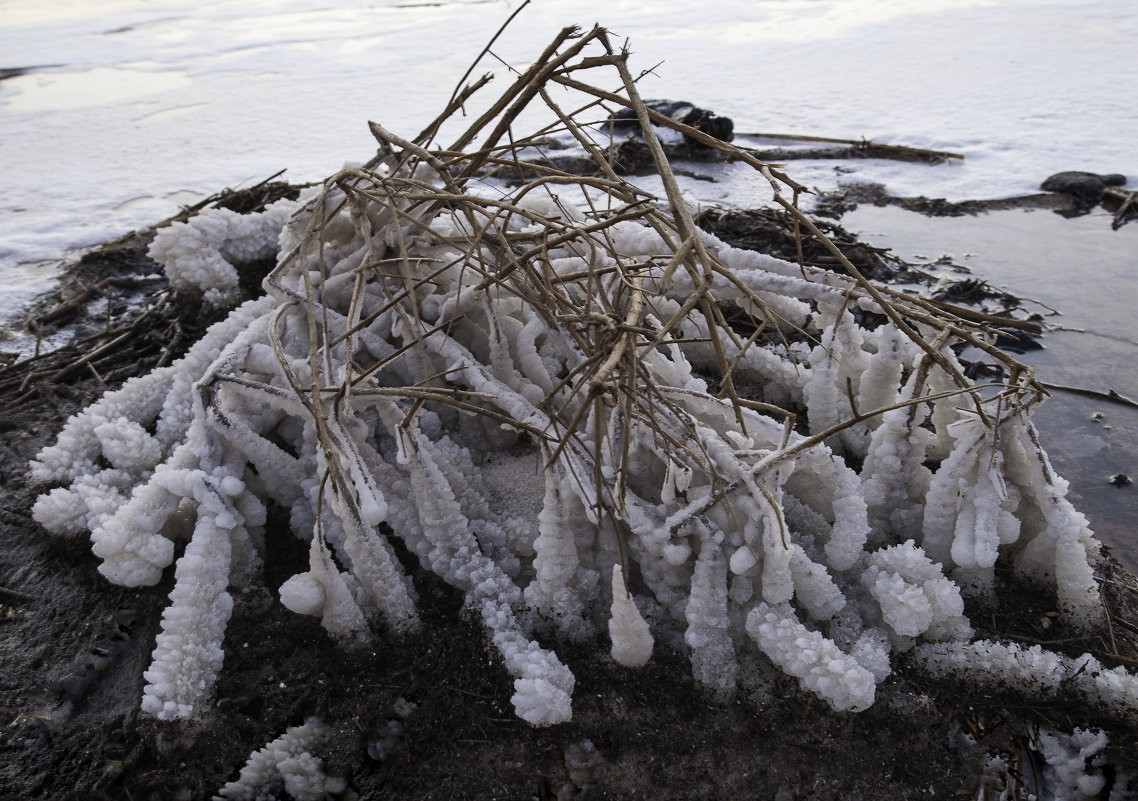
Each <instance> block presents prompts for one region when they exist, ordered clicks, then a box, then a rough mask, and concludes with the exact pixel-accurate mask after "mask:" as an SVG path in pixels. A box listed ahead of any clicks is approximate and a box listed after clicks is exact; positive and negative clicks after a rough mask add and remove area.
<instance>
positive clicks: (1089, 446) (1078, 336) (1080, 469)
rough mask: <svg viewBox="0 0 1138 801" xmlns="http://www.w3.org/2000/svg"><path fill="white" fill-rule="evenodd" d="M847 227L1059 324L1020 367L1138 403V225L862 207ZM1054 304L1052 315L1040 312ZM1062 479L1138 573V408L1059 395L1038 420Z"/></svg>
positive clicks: (1102, 218)
mask: <svg viewBox="0 0 1138 801" xmlns="http://www.w3.org/2000/svg"><path fill="white" fill-rule="evenodd" d="M842 224H843V225H845V226H846V227H847V228H848V229H850V230H851V231H857V232H859V233H860V235H861V238H862V239H863V240H864V241H867V242H870V243H872V244H875V245H878V246H882V247H889V248H891V249H892V250H893V251H894V252H895V253H896V254H898V255H899V256H901V257H902V258H905V259H909V260H926V261H931V260H934V259H936V258H938V257H939V256H941V255H946V254H947V255H951V256H952V258H953V261H954V262H955V263H956V264H960V265H964V266H967V267H969V268H970V269H971V270H972V272H973V274H974V276H975V277H977V278H983V279H986V280H987V281H988V282H989V283H990V284H992V285H994V286H998V287H1002V288H1004V289H1007V290H1008V291H1010V292H1012V293H1013V294H1015V295H1017V296H1019V297H1021V298H1031V299H1033V300H1035V301H1038V303H1037V304H1033V303H1030V302H1029V303H1027V304H1026V305H1027V307H1028V308H1029V309H1032V307H1033V306H1034V309H1033V310H1038V311H1040V312H1041V313H1044V314H1049V313H1048V311H1047V309H1046V308H1045V307H1050V308H1052V309H1056V310H1058V311H1059V312H1061V314H1059V315H1050V314H1049V316H1048V317H1047V318H1046V319H1047V323H1048V325H1049V326H1053V327H1056V328H1059V327H1061V329H1060V330H1053V331H1048V333H1046V334H1045V335H1044V337H1043V338H1042V339H1041V340H1040V342H1041V344H1042V345H1043V346H1044V347H1043V350H1034V351H1028V352H1027V353H1025V354H1023V355H1022V356H1020V357H1019V358H1020V359H1021V360H1022V361H1025V362H1028V363H1030V364H1033V365H1035V366H1036V368H1037V375H1038V377H1039V378H1040V379H1041V380H1042V381H1045V382H1049V383H1053V384H1062V385H1067V386H1078V387H1085V388H1088V389H1095V390H1099V391H1103V392H1105V391H1109V390H1114V391H1115V392H1118V393H1120V394H1121V395H1123V396H1125V397H1128V398H1132V399H1138V369H1135V368H1136V365H1138V325H1135V322H1134V301H1135V298H1136V296H1138V292H1136V291H1135V281H1136V279H1138V225H1134V224H1131V225H1129V226H1124V227H1123V228H1121V229H1120V230H1118V231H1112V230H1111V228H1110V215H1108V214H1106V213H1105V212H1103V211H1101V210H1099V211H1096V212H1094V213H1091V214H1088V215H1086V216H1083V217H1076V218H1073V219H1068V218H1064V217H1062V216H1060V215H1058V214H1055V213H1054V212H1050V211H1019V210H1014V211H997V212H990V213H988V214H982V215H979V216H975V217H937V218H929V217H924V216H922V215H919V214H914V213H912V212H908V211H905V210H903V209H899V208H896V207H886V208H878V207H874V206H862V207H859V208H858V209H857V210H856V211H854V212H851V213H850V214H847V215H846V216H845V217H844V218H843V220H842ZM1039 304H1044V305H1039ZM1035 421H1036V424H1037V425H1038V427H1039V429H1040V436H1041V438H1042V440H1043V445H1044V447H1045V448H1046V450H1047V452H1048V454H1049V456H1050V457H1051V462H1052V465H1053V466H1054V467H1055V469H1056V471H1057V472H1058V473H1059V474H1060V475H1062V476H1063V477H1064V478H1066V479H1067V480H1068V481H1070V483H1071V488H1070V492H1069V495H1068V497H1070V498H1071V500H1072V501H1073V502H1074V504H1075V506H1076V507H1077V508H1078V509H1079V510H1080V511H1082V512H1083V513H1084V514H1085V515H1086V516H1087V518H1088V519H1089V520H1090V522H1091V527H1092V528H1093V529H1094V531H1095V533H1096V534H1097V535H1098V536H1099V538H1100V539H1101V540H1102V541H1103V542H1105V543H1106V544H1107V545H1109V546H1110V547H1111V549H1112V550H1113V552H1114V555H1115V556H1116V557H1118V559H1119V561H1121V562H1122V563H1123V564H1125V565H1126V566H1127V567H1128V568H1129V569H1130V570H1131V571H1138V525H1136V523H1135V512H1136V511H1138V485H1131V486H1123V487H1116V486H1114V485H1113V484H1112V483H1111V479H1112V477H1114V476H1116V475H1118V474H1123V475H1127V476H1129V477H1131V478H1132V479H1138V408H1134V407H1132V406H1126V405H1122V404H1119V403H1115V402H1111V401H1108V400H1099V399H1095V398H1089V397H1084V396H1081V395H1077V394H1073V393H1070V392H1065V391H1060V390H1055V391H1053V392H1052V397H1051V398H1049V399H1048V400H1047V401H1046V402H1045V403H1044V404H1043V406H1042V408H1040V409H1039V410H1038V411H1037V412H1036V414H1035Z"/></svg>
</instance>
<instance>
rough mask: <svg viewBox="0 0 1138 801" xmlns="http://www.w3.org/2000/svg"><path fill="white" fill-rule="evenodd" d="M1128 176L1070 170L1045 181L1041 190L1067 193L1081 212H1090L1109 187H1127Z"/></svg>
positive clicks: (1058, 173)
mask: <svg viewBox="0 0 1138 801" xmlns="http://www.w3.org/2000/svg"><path fill="white" fill-rule="evenodd" d="M1125 185H1126V176H1125V175H1119V174H1117V173H1111V174H1108V175H1099V174H1097V173H1093V172H1080V171H1078V170H1068V171H1066V172H1057V173H1055V174H1054V175H1052V176H1051V177H1049V178H1048V179H1047V180H1045V181H1044V182H1043V183H1042V184H1041V185H1040V188H1041V189H1043V190H1044V191H1046V192H1065V193H1066V194H1068V195H1070V196H1071V197H1072V198H1073V199H1074V201H1075V206H1076V207H1077V208H1078V209H1079V211H1090V210H1091V209H1092V208H1094V207H1095V206H1097V205H1098V203H1099V201H1100V200H1102V195H1103V192H1105V191H1106V188H1107V187H1108V186H1125Z"/></svg>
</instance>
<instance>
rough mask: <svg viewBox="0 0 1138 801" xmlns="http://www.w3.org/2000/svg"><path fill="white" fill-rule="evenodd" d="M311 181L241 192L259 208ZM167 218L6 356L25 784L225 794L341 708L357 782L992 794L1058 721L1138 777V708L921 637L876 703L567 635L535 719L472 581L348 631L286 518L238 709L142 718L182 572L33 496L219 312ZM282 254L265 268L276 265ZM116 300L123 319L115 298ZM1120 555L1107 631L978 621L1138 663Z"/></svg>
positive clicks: (5, 699) (1027, 602) (7, 725)
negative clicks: (10, 362) (1017, 691)
mask: <svg viewBox="0 0 1138 801" xmlns="http://www.w3.org/2000/svg"><path fill="white" fill-rule="evenodd" d="M286 191H289V190H288V188H287V187H284V188H282V187H275V188H273V190H272V193H269V191H268V190H267V189H265V190H263V191H262V196H261V197H259V199H258V198H256V197H254V198H252V199H250V198H240V199H233V198H227V199H226V202H227V203H230V204H231V205H234V206H235V207H241V205H242V204H246V207H255V206H256V205H257V202H260V203H263V202H264V201H265V200H267V199H271V196H280V195H279V194H275V193H278V192H280V193H283V192H286ZM248 204H252V205H248ZM147 241H148V235H147V234H140V235H137V236H132V237H128V238H126V239H124V240H120V241H118V242H116V243H111V244H109V245H108V246H107V247H105V248H103V249H101V250H99V251H96V252H95V253H93V254H91V255H89V256H88V257H86V258H85V260H84V261H83V262H80V263H79V264H78V265H77V266H76V267H75V268H74V269H73V270H72V272H71V274H70V278H69V279H68V281H67V282H65V285H64V287H63V288H62V289H61V292H60V294H59V296H58V297H55V298H51V299H48V301H47V302H45V305H44V306H43V308H41V309H40V310H39V311H38V312H37V313H38V315H39V319H40V321H41V325H42V326H43V327H44V328H45V330H46V329H50V328H54V327H60V326H63V327H68V328H69V329H70V330H73V331H74V332H75V333H76V336H77V337H78V338H79V342H78V344H76V345H75V346H73V347H71V348H69V349H68V348H65V349H64V350H63V351H61V352H58V353H56V354H53V355H51V356H48V357H41V358H40V359H38V360H35V362H34V364H32V365H31V366H30V367H29V366H27V365H24V366H22V367H21V366H20V365H14V366H10V367H8V368H4V369H2V370H0V408H3V410H4V412H3V415H2V416H0V799H13V800H15V799H37V798H48V799H57V800H59V801H67V800H70V799H77V800H78V799H83V800H86V799H123V800H124V801H127V800H129V801H143V799H183V800H184V801H196V800H197V799H205V798H210V797H212V795H213V794H214V793H216V792H217V791H218V790H219V789H220V788H221V787H222V786H223V785H224V784H225V783H226V782H227V781H230V780H232V779H234V778H235V777H236V775H237V773H238V771H239V769H240V767H241V766H242V765H243V764H244V762H245V760H246V759H247V758H248V755H249V754H250V753H251V752H253V751H254V750H256V749H258V748H260V747H261V746H263V745H264V744H265V743H267V742H269V741H270V740H273V739H274V738H276V737H277V736H278V735H280V734H281V733H282V732H283V731H284V730H285V729H286V728H287V727H289V726H295V725H298V724H300V723H301V722H303V721H304V720H305V719H306V718H308V717H310V716H316V717H318V718H320V719H321V720H322V721H323V722H324V723H325V724H326V725H327V726H328V727H330V729H331V731H332V736H331V738H330V740H329V741H328V743H327V744H326V746H325V747H324V748H323V749H322V751H321V752H320V753H318V754H316V755H317V756H319V757H322V758H323V759H324V760H325V762H326V766H327V768H326V769H327V772H328V774H329V775H333V776H338V777H342V778H343V779H345V780H346V783H347V790H346V791H345V792H344V793H342V794H340V795H339V796H338V797H340V798H363V799H372V798H375V799H378V798H390V799H491V798H496V799H514V800H515V801H521V800H522V799H538V800H539V801H544V800H545V799H551V798H579V799H630V800H631V799H713V798H741V799H772V800H773V799H777V801H793V800H794V799H881V800H882V801H888V800H889V799H916V798H933V797H935V798H954V797H961V798H963V797H966V796H967V797H972V798H976V797H979V796H978V795H977V793H980V792H981V789H982V788H981V784H982V773H983V765H984V762H985V760H986V757H987V755H988V754H990V753H1006V754H1011V755H1012V757H1013V764H1015V762H1014V760H1015V759H1021V760H1022V759H1023V755H1025V754H1026V755H1027V762H1026V763H1021V769H1022V770H1027V769H1028V768H1030V764H1029V763H1030V762H1031V756H1030V755H1031V752H1032V748H1031V731H1032V730H1033V727H1036V726H1050V727H1055V728H1059V729H1062V730H1064V731H1071V729H1072V728H1073V727H1075V726H1084V727H1087V726H1093V727H1100V728H1104V729H1106V730H1108V732H1109V733H1110V749H1109V753H1108V754H1107V761H1108V762H1110V763H1111V765H1113V766H1117V767H1119V768H1121V769H1122V770H1121V772H1120V773H1118V774H1116V773H1115V772H1114V768H1113V767H1112V768H1109V769H1108V770H1107V771H1106V772H1105V773H1106V775H1107V780H1108V786H1107V790H1106V791H1104V795H1103V796H1102V797H1103V798H1107V794H1108V793H1109V791H1110V790H1111V789H1114V790H1115V791H1116V795H1115V796H1113V797H1118V798H1124V797H1126V796H1127V793H1128V792H1132V793H1133V794H1134V796H1135V797H1138V787H1130V788H1125V787H1123V786H1122V784H1121V782H1122V781H1123V779H1122V778H1121V777H1122V773H1123V772H1126V771H1129V772H1130V775H1131V776H1134V775H1138V757H1135V754H1138V742H1136V739H1138V738H1136V736H1135V732H1134V727H1133V723H1132V722H1129V723H1128V722H1127V721H1125V720H1122V719H1118V718H1117V716H1113V715H1111V714H1110V713H1109V712H1105V713H1104V712H1101V711H1098V712H1096V711H1094V710H1091V709H1088V708H1086V707H1085V706H1083V705H1080V704H1076V703H1071V704H1066V703H1056V704H1047V705H1041V704H1039V703H1035V702H1033V701H1032V700H1031V699H1028V698H1022V697H1017V696H1015V695H1013V694H1009V693H978V692H977V691H976V690H975V689H974V688H969V687H967V686H964V685H958V684H954V683H952V682H944V681H934V680H932V679H930V678H929V677H927V676H925V675H923V674H922V673H921V672H920V671H919V670H917V669H915V668H914V667H913V666H912V665H911V664H909V663H908V662H907V661H906V660H905V659H904V658H903V657H902V658H899V659H897V660H896V661H897V664H896V670H895V672H894V674H893V675H892V676H891V677H889V678H888V679H887V680H886V681H885V682H884V683H883V684H882V685H881V686H880V687H879V688H878V701H877V703H876V704H875V705H874V706H873V707H872V708H871V709H870V710H868V711H866V712H863V713H860V714H853V713H836V712H834V711H832V710H831V709H830V707H829V706H828V705H826V704H825V703H823V702H821V701H819V700H818V699H816V698H814V697H813V696H811V695H808V694H804V693H803V692H801V691H800V690H799V689H798V688H797V685H796V683H795V682H794V681H793V680H791V679H788V678H786V677H781V678H778V679H776V680H775V686H774V691H773V692H772V693H770V695H769V696H764V697H751V696H746V695H744V694H742V693H741V694H740V695H739V697H737V698H735V699H732V700H730V701H717V700H715V699H712V698H710V697H708V696H706V695H705V694H703V693H702V692H701V691H700V690H699V689H698V688H697V687H696V686H695V685H694V683H693V681H692V679H691V671H690V666H689V664H688V661H687V656H686V655H685V654H683V653H680V652H678V651H673V650H669V649H667V648H666V647H661V646H659V645H658V647H657V651H656V654H655V657H654V659H653V661H652V662H651V663H650V664H649V665H647V666H646V667H644V668H642V669H639V670H636V671H629V670H626V669H623V668H621V667H619V666H618V665H616V664H615V663H614V662H613V661H612V660H611V659H610V658H609V657H608V656H607V642H601V641H598V642H596V643H595V645H594V646H593V647H589V648H577V649H571V648H569V647H566V646H562V647H559V648H558V653H559V654H560V655H561V656H562V657H563V658H564V660H565V661H566V663H567V664H568V665H569V667H570V668H571V669H572V670H573V672H574V674H575V675H576V677H577V684H576V690H575V694H574V717H573V721H572V722H571V723H567V724H562V725H559V726H555V727H551V728H546V729H534V728H531V727H530V726H528V725H527V724H525V723H524V722H522V721H520V720H519V719H517V718H516V717H515V716H514V714H513V712H512V710H511V707H510V704H509V698H510V696H511V695H512V692H513V690H512V681H511V679H510V677H509V676H508V674H507V673H506V671H505V669H504V667H503V666H502V664H501V663H500V660H499V658H498V657H497V655H496V653H495V652H494V650H493V648H492V647H491V646H490V645H489V643H488V642H487V640H486V637H485V635H484V633H483V631H482V629H481V626H480V625H478V624H477V623H476V622H473V621H471V620H469V619H467V618H466V617H465V616H464V615H463V613H462V599H461V597H460V596H459V594H458V593H457V592H456V591H454V590H453V589H451V588H449V587H447V586H446V585H444V584H443V583H441V581H440V580H438V579H437V578H435V577H433V576H431V575H429V574H426V573H424V572H423V571H422V570H419V569H418V568H417V566H416V565H414V564H413V563H412V560H411V559H410V558H408V557H407V554H401V556H403V557H404V562H405V566H406V567H407V569H408V571H409V572H411V574H412V575H413V576H414V580H415V583H416V589H417V591H418V593H419V596H420V599H421V607H422V615H423V622H424V626H423V633H422V634H421V635H420V636H416V637H414V638H410V639H405V640H402V641H397V640H393V639H389V638H387V637H386V636H384V635H382V634H381V635H379V636H377V638H376V641H375V642H374V644H373V647H372V648H370V649H366V650H362V651H355V652H344V651H341V650H338V649H337V648H336V647H335V646H334V645H333V644H332V642H331V641H330V640H329V639H328V637H327V636H326V634H325V632H324V630H323V629H322V628H321V627H320V624H319V621H317V620H316V619H315V618H310V617H300V616H297V615H295V614H293V613H291V612H289V611H288V610H286V609H284V608H283V607H282V606H281V605H280V604H279V603H277V602H276V601H275V591H276V589H277V588H278V587H279V586H280V584H281V583H282V582H283V581H284V580H285V579H286V578H287V577H288V576H290V575H292V574H293V573H295V572H297V571H298V570H302V569H304V566H305V564H306V549H305V546H304V545H303V544H301V543H299V542H298V541H296V540H295V539H294V538H293V537H292V536H291V535H289V534H288V533H287V531H286V529H287V526H286V525H285V521H283V520H279V521H277V525H276V526H274V524H273V521H272V519H270V527H269V530H268V532H267V535H266V536H267V537H269V538H272V539H273V541H274V547H273V548H271V549H268V554H267V559H268V561H267V562H266V564H265V568H264V573H265V575H264V579H265V586H264V587H262V588H260V589H253V590H248V591H246V592H244V593H243V594H242V595H239V596H238V597H237V599H236V600H237V604H236V606H235V610H234V614H233V618H232V620H231V621H230V624H229V628H228V633H227V636H226V641H225V651H226V659H225V665H224V668H223V669H222V672H221V676H220V679H219V681H218V684H217V687H216V696H215V702H214V706H213V712H212V713H211V714H210V715H209V717H208V719H206V720H204V721H201V722H200V724H197V725H195V726H193V727H187V726H184V725H173V724H160V723H157V722H155V721H154V720H152V719H149V718H146V717H145V716H142V715H140V714H139V699H140V695H141V691H142V686H143V683H144V682H143V677H142V673H143V671H144V670H145V669H146V667H147V665H148V663H149V659H150V652H151V650H152V649H153V646H154V638H155V634H156V632H157V630H158V623H159V619H160V615H161V610H162V609H163V608H164V607H165V605H166V602H167V601H166V597H167V595H168V593H169V591H170V589H171V586H172V572H173V571H172V570H171V571H168V575H167V577H166V580H165V581H164V582H163V583H162V584H161V585H159V586H156V587H151V588H145V589H141V590H137V589H124V588H121V587H116V586H114V585H111V584H109V583H108V582H107V581H106V580H104V579H103V578H102V577H101V576H100V575H99V574H98V572H97V571H96V567H97V560H96V559H95V557H93V556H92V555H91V554H90V552H89V551H88V550H87V549H86V548H85V547H81V546H78V545H66V544H61V543H59V542H58V541H55V540H53V539H52V538H50V537H49V536H48V535H47V534H46V533H45V532H43V530H42V529H41V528H40V527H39V526H38V525H37V524H36V523H35V522H34V521H33V520H32V519H31V516H30V511H29V510H30V507H31V504H32V502H33V500H34V498H35V496H36V494H37V492H38V491H37V489H36V488H33V487H29V486H28V485H27V483H26V480H25V472H26V464H27V461H28V459H29V458H31V457H32V456H34V455H35V453H36V452H37V451H38V450H39V449H40V448H41V447H43V446H44V445H46V444H48V443H50V442H52V441H53V440H54V437H55V434H56V432H57V431H58V430H59V428H60V427H61V426H62V424H63V422H64V420H66V418H67V417H68V416H69V415H71V414H73V413H74V412H76V411H78V410H79V409H81V408H82V407H83V406H84V405H85V404H87V403H89V402H90V401H91V400H93V399H95V398H96V397H98V396H99V395H100V394H101V393H102V392H103V391H104V390H105V389H106V387H107V386H114V385H116V384H118V383H120V382H121V381H123V380H125V379H126V378H127V377H129V376H130V375H134V374H140V373H144V372H146V371H148V370H150V369H151V368H152V367H153V366H155V365H156V364H159V363H166V362H168V361H169V360H170V359H173V358H176V357H177V355H178V354H179V353H180V352H182V351H183V350H184V349H185V348H186V347H188V345H189V344H190V343H191V342H192V341H193V340H194V338H195V337H196V336H197V335H198V334H200V332H201V331H202V330H204V327H205V325H207V324H208V323H209V322H210V320H209V319H208V316H207V315H204V314H203V313H202V311H201V309H200V308H198V307H197V306H195V305H194V304H193V302H192V301H190V300H186V299H184V298H177V297H175V296H173V295H170V294H169V293H165V288H164V286H163V285H162V283H161V281H160V280H157V279H145V280H141V279H139V276H143V275H147V274H150V273H153V272H154V271H155V267H154V265H153V264H152V263H149V261H148V260H147V259H146V257H145V255H144V254H145V247H146V243H147ZM870 255H873V254H872V252H870ZM878 255H880V254H878ZM265 267H266V265H249V266H248V275H247V282H248V284H249V285H250V286H255V285H256V283H257V276H258V274H259V272H258V271H263V270H264V269H265ZM108 278H116V279H121V281H120V282H119V283H117V284H116V283H114V282H109V283H106V284H104V285H103V288H102V289H101V290H100V291H99V293H98V297H100V298H102V297H104V296H106V294H107V289H106V288H107V287H111V286H114V287H117V294H116V295H112V298H111V300H110V301H108V302H107V303H106V304H103V305H100V304H94V305H92V304H88V303H86V302H85V301H84V302H82V303H73V304H70V307H68V303H67V301H68V299H69V298H74V297H77V296H79V295H81V293H82V291H83V290H84V288H87V287H90V286H91V285H92V284H94V283H97V282H102V281H106V280H107V279H108ZM140 298H141V299H142V305H138V302H139V299H140ZM128 301H129V302H128ZM104 305H105V316H104V317H99V316H98V315H97V314H96V313H95V312H94V311H92V310H93V309H94V308H95V307H96V306H98V308H99V309H100V310H103V309H104ZM147 308H149V309H151V312H149V316H148V317H146V318H145V319H142V321H141V322H139V319H140V317H141V316H142V315H143V314H144V312H145V309H147ZM53 314H54V315H55V316H54V317H52V315H53ZM122 332H125V333H126V334H127V336H126V337H122ZM116 337H117V338H119V339H120V341H119V344H117V345H115V346H114V347H109V348H106V349H105V350H102V351H100V350H99V349H100V348H101V347H104V346H106V344H107V343H108V342H112V341H114V340H115V339H116ZM84 356H86V357H87V359H86V360H85V359H84ZM88 362H90V365H89V366H88ZM274 532H275V533H274ZM279 534H283V536H277V535H279ZM1100 574H1101V577H1102V578H1103V580H1104V585H1103V586H1104V595H1105V597H1106V599H1107V602H1108V605H1109V608H1110V611H1111V618H1112V620H1113V621H1114V625H1113V628H1112V630H1111V631H1107V632H1103V633H1102V634H1101V635H1096V636H1094V637H1076V636H1073V635H1072V634H1071V633H1070V632H1065V631H1063V630H1062V628H1061V627H1059V626H1058V625H1057V624H1051V622H1050V620H1051V619H1050V618H1049V617H1048V616H1047V612H1048V611H1050V610H1051V609H1052V608H1053V607H1054V602H1053V599H1052V598H1050V597H1048V596H1047V595H1046V594H1043V593H1039V592H1037V591H1035V590H1033V589H1032V588H1030V587H1025V586H1022V585H1018V584H1016V583H1014V582H1013V581H1011V580H1010V578H1007V574H1004V573H1001V574H1000V575H1001V576H1002V577H1005V578H1007V580H1005V581H1002V582H1000V584H999V590H998V591H999V595H1000V598H999V605H998V607H997V608H996V609H987V610H982V609H970V610H969V615H970V617H971V619H972V620H973V622H974V624H975V626H976V628H977V634H978V636H982V637H1002V638H1007V639H1011V640H1014V641H1019V642H1026V643H1035V642H1045V643H1048V644H1050V647H1053V648H1056V649H1058V650H1061V651H1063V652H1065V653H1068V654H1071V655H1078V654H1082V653H1086V652H1088V651H1089V652H1092V653H1095V654H1096V656H1098V657H1099V658H1100V659H1101V660H1102V661H1103V662H1104V664H1106V665H1107V666H1108V667H1113V666H1115V665H1118V664H1126V665H1129V666H1131V667H1133V666H1134V665H1135V664H1138V661H1136V660H1138V628H1135V626H1134V622H1135V621H1138V580H1136V579H1135V578H1134V577H1133V576H1131V575H1129V574H1126V573H1125V572H1124V571H1122V569H1121V568H1119V567H1118V566H1117V564H1115V563H1113V562H1112V561H1110V560H1108V561H1107V562H1106V563H1105V564H1104V565H1103V566H1102V568H1101V570H1100ZM1112 654H1113V655H1114V656H1112ZM409 704H413V705H414V707H413V708H412V707H411V706H409ZM408 710H410V711H408ZM385 735H388V736H387V739H386V742H385V741H384V738H385ZM381 746H382V747H381ZM285 797H287V796H285ZM985 797H986V796H985ZM991 797H993V798H994V797H995V796H991Z"/></svg>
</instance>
